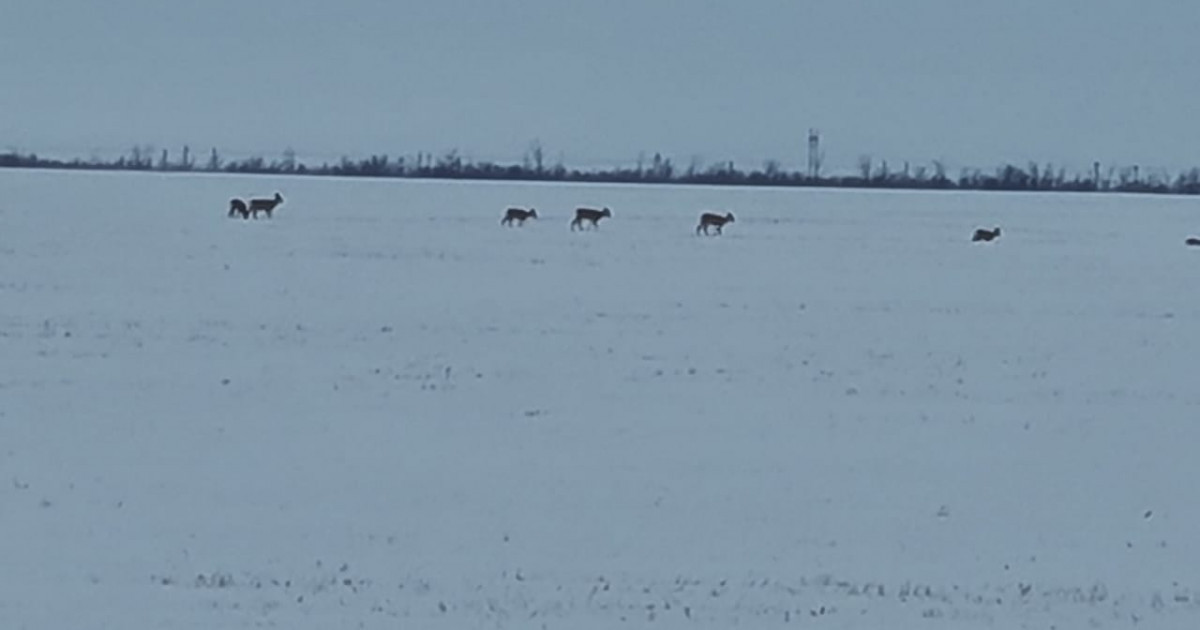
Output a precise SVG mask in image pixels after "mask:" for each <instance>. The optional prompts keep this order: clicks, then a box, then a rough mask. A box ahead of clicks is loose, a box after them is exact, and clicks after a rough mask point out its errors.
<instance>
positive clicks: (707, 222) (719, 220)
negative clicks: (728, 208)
mask: <svg viewBox="0 0 1200 630" xmlns="http://www.w3.org/2000/svg"><path fill="white" fill-rule="evenodd" d="M733 222H734V220H733V213H732V212H726V213H725V216H721V215H719V214H716V213H713V212H705V213H704V214H702V215H700V224H699V225H697V226H696V234H697V235H699V234H700V231H701V230H704V233H705V234H708V228H709V227H715V228H717V234H721V229H722V228H724V227H725V224H726V223H733Z"/></svg>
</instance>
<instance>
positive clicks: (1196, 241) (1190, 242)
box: [1184, 236, 1200, 247]
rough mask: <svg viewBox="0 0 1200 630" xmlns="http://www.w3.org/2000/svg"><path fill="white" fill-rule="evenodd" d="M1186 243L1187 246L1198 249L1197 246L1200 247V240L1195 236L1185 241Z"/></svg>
mask: <svg viewBox="0 0 1200 630" xmlns="http://www.w3.org/2000/svg"><path fill="white" fill-rule="evenodd" d="M1184 243H1185V244H1187V245H1191V246H1192V247H1197V246H1200V238H1196V237H1195V236H1192V237H1190V238H1188V240H1186V241H1184Z"/></svg>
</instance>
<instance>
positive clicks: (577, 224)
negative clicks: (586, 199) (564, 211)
mask: <svg viewBox="0 0 1200 630" xmlns="http://www.w3.org/2000/svg"><path fill="white" fill-rule="evenodd" d="M611 216H612V210H609V209H608V208H605V209H603V210H596V209H595V208H576V209H575V220H574V221H571V231H572V232H574V231H575V228H579V229H581V230H582V229H584V227H583V222H584V221H590V222H591V223H592V227H593V228H594V229H597V230H598V229H600V219H603V218H604V217H611Z"/></svg>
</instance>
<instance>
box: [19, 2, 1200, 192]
mask: <svg viewBox="0 0 1200 630" xmlns="http://www.w3.org/2000/svg"><path fill="white" fill-rule="evenodd" d="M1197 27H1200V9H1198V8H1197V7H1196V6H1195V4H1194V2H1189V1H1188V0H1152V1H1149V2H1143V3H1139V4H1137V5H1133V4H1132V3H1093V2H1087V1H1086V0H1061V1H1058V2H1055V3H1053V4H1048V3H1044V2H1035V1H1034V0H1013V1H1010V2H1007V3H1004V4H1002V5H1001V4H981V3H980V4H977V3H971V4H969V5H968V3H962V2H960V1H958V0H913V1H910V2H906V3H903V4H901V3H883V2H871V1H868V0H852V1H843V2H836V3H835V2H829V1H813V2H788V1H784V0H754V1H751V2H745V3H738V4H736V5H734V4H732V3H730V4H723V3H721V4H717V3H696V2H685V1H683V0H664V1H661V2H655V3H637V2H631V1H629V0H619V1H617V2H606V3H572V4H571V5H570V6H567V5H564V4H563V3H559V2H553V1H551V0H531V1H529V2H522V3H520V4H515V3H513V4H510V3H473V2H465V1H463V0H449V1H446V2H440V3H436V4H435V3H416V2H383V1H373V0H352V1H348V2H343V3H341V4H339V5H337V6H336V9H333V8H331V5H328V4H326V3H319V2H315V1H314V0H295V1H290V2H282V1H280V0H264V1H261V2H255V3H244V2H235V1H233V0H211V1H208V2H204V3H202V4H199V3H197V4H186V5H185V4H165V3H158V2H150V1H149V0H115V1H113V2H109V3H105V4H104V5H103V7H102V8H101V7H98V6H97V5H95V4H93V3H88V2H84V1H83V0H60V1H58V2H55V3H53V4H52V5H51V4H48V3H44V2H40V1H36V0H12V1H10V2H6V3H4V6H3V7H0V55H4V56H5V57H6V58H8V59H19V60H20V61H19V63H8V64H5V65H3V66H0V81H3V83H4V84H5V85H7V86H10V89H7V90H4V91H3V92H2V93H0V111H3V112H4V114H5V115H4V116H3V117H2V118H0V150H19V151H23V152H37V153H39V154H43V155H66V156H80V157H85V158H86V157H87V156H88V155H89V154H106V155H107V154H113V153H122V152H125V151H127V150H128V149H129V148H130V147H131V146H133V145H135V144H137V145H154V146H157V147H160V148H168V149H170V150H171V151H172V153H173V154H174V153H175V152H176V151H177V150H178V149H179V148H180V147H182V146H183V145H185V144H188V145H191V147H192V150H193V151H194V153H196V154H198V155H203V154H204V153H206V152H207V151H208V149H209V147H217V148H218V149H219V150H220V151H221V152H222V153H224V154H228V155H231V156H237V155H251V154H257V155H264V156H268V157H270V156H275V155H279V154H280V153H282V152H283V151H284V150H286V149H289V148H290V149H293V150H294V151H295V152H296V153H297V155H298V156H299V157H300V158H301V159H307V160H322V159H329V160H333V159H337V158H338V157H340V156H342V155H363V154H371V153H386V154H390V155H410V154H413V153H416V152H418V151H424V152H432V153H433V154H435V155H439V154H441V153H444V152H446V151H448V150H451V149H457V150H458V152H459V153H460V154H462V155H464V156H465V157H468V158H471V159H477V160H494V161H500V162H515V161H519V160H520V159H521V157H522V155H523V154H524V152H525V151H526V150H527V149H528V147H529V146H530V143H531V142H532V141H534V140H538V141H540V143H541V145H542V146H543V147H544V149H545V153H546V156H547V158H548V160H551V161H557V160H563V161H564V162H566V163H567V164H569V165H574V166H583V167H587V166H610V165H614V164H623V163H631V162H633V161H635V160H636V159H637V156H638V154H639V153H640V152H645V153H646V154H648V155H652V154H653V153H655V152H661V153H662V154H663V155H664V156H667V157H670V158H671V159H672V160H674V162H675V163H676V164H677V165H681V166H683V165H686V164H687V163H689V162H690V161H691V160H693V159H699V160H701V161H702V162H704V163H712V162H716V161H725V160H733V161H735V162H737V163H739V164H743V165H747V166H750V167H754V166H758V165H760V164H762V162H763V161H764V160H768V159H775V160H779V161H780V162H782V164H783V165H784V166H785V167H787V168H798V167H800V166H802V165H803V162H804V158H805V150H806V147H805V136H806V132H807V130H808V129H809V128H810V127H815V128H817V129H819V130H820V131H821V135H822V142H823V149H824V151H825V154H826V159H825V165H826V169H825V170H826V172H845V171H850V170H853V169H855V168H856V162H857V160H858V157H859V156H861V155H870V156H872V157H874V158H875V160H877V161H878V160H881V159H886V160H889V161H890V162H891V163H892V164H894V165H899V164H900V163H901V162H903V161H906V160H907V161H912V162H913V163H928V162H929V161H931V160H942V161H944V162H945V163H946V164H947V165H949V166H950V167H951V168H954V167H959V166H978V167H984V168H986V167H990V166H993V165H997V164H1000V163H1006V162H1011V163H1014V164H1024V163H1026V162H1028V161H1037V162H1039V163H1042V164H1044V163H1047V162H1051V163H1054V164H1055V165H1062V166H1065V167H1067V168H1068V169H1071V170H1082V169H1086V168H1088V165H1090V164H1091V163H1092V161H1093V160H1098V161H1101V162H1103V163H1105V164H1140V165H1142V167H1143V169H1144V172H1151V171H1153V170H1155V169H1169V170H1176V169H1180V168H1185V167H1191V166H1195V165H1197V164H1200V153H1198V152H1197V149H1196V147H1198V146H1200V128H1197V126H1196V125H1194V124H1192V118H1193V116H1194V114H1193V109H1194V106H1193V103H1194V102H1195V101H1196V99H1197V97H1198V96H1200V88H1197V87H1196V85H1195V83H1194V82H1190V81H1186V80H1183V79H1182V78H1183V77H1187V76H1190V71H1191V70H1192V60H1193V59H1195V58H1197V57H1200V39H1197V38H1196V37H1194V33H1195V32H1196V31H1197V30H1198V28H1197Z"/></svg>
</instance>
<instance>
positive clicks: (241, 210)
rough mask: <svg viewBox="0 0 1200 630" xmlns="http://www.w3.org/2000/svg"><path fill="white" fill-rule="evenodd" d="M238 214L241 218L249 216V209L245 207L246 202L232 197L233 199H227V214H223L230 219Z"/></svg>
mask: <svg viewBox="0 0 1200 630" xmlns="http://www.w3.org/2000/svg"><path fill="white" fill-rule="evenodd" d="M239 214H240V215H242V218H243V219H249V218H250V210H249V209H248V208H246V202H245V201H242V200H241V199H238V198H236V197H234V198H233V199H230V200H229V214H227V215H225V216H227V217H229V218H231V219H232V218H233V217H234V216H236V215H239Z"/></svg>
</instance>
